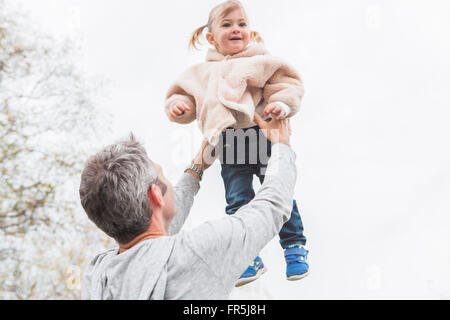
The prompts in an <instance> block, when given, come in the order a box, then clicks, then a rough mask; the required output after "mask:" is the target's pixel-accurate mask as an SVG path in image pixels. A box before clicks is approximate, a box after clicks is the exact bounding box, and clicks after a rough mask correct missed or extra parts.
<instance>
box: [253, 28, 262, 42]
mask: <svg viewBox="0 0 450 320" xmlns="http://www.w3.org/2000/svg"><path fill="white" fill-rule="evenodd" d="M252 33H253V41H254V42H258V43H264V40H263V38H262V36H261V34H260V33H259V32H257V31H252Z"/></svg>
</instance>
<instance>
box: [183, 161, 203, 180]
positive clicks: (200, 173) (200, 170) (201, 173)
mask: <svg viewBox="0 0 450 320" xmlns="http://www.w3.org/2000/svg"><path fill="white" fill-rule="evenodd" d="M188 170H192V171H194V172H196V173H197V174H198V177H199V178H200V180H202V176H203V170H202V169H200V168H199V167H197V166H196V165H195V164H191V165H190V166H189V167H187V168H186V170H184V172H186V171H188Z"/></svg>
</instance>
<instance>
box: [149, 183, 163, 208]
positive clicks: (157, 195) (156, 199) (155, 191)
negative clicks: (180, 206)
mask: <svg viewBox="0 0 450 320" xmlns="http://www.w3.org/2000/svg"><path fill="white" fill-rule="evenodd" d="M147 196H148V200H149V201H150V205H152V204H153V205H156V206H158V207H162V206H163V205H164V200H163V195H162V193H161V189H160V188H159V187H158V186H157V185H155V184H152V185H151V187H150V190H148V193H147Z"/></svg>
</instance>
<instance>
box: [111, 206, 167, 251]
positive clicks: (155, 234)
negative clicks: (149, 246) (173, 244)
mask: <svg viewBox="0 0 450 320" xmlns="http://www.w3.org/2000/svg"><path fill="white" fill-rule="evenodd" d="M165 236H167V228H166V226H165V223H164V222H163V219H162V215H160V214H155V212H154V213H153V215H152V220H151V223H150V226H149V228H148V229H147V230H146V231H145V232H143V233H141V234H140V235H138V236H137V237H136V238H134V239H133V240H131V241H130V242H129V243H126V244H120V245H119V254H121V253H123V252H125V251H127V250H128V249H130V248H132V247H134V246H135V245H137V244H138V243H140V242H142V241H145V240H149V239H157V238H160V237H165Z"/></svg>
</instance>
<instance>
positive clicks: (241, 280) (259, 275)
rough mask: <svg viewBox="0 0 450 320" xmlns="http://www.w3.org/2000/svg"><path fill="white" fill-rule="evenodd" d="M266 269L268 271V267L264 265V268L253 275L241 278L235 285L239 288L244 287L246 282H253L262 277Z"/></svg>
mask: <svg viewBox="0 0 450 320" xmlns="http://www.w3.org/2000/svg"><path fill="white" fill-rule="evenodd" d="M266 271H267V268H266V267H263V268H262V269H259V270H258V271H257V272H256V274H255V275H254V276H253V277H250V278H242V279H239V280H238V281H236V283H235V285H234V286H235V287H236V288H238V287H242V286H244V285H246V284H249V283H250V282H253V281H255V280H257V279H258V278H259V277H261V275H262V274H263V273H265V272H266Z"/></svg>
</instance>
